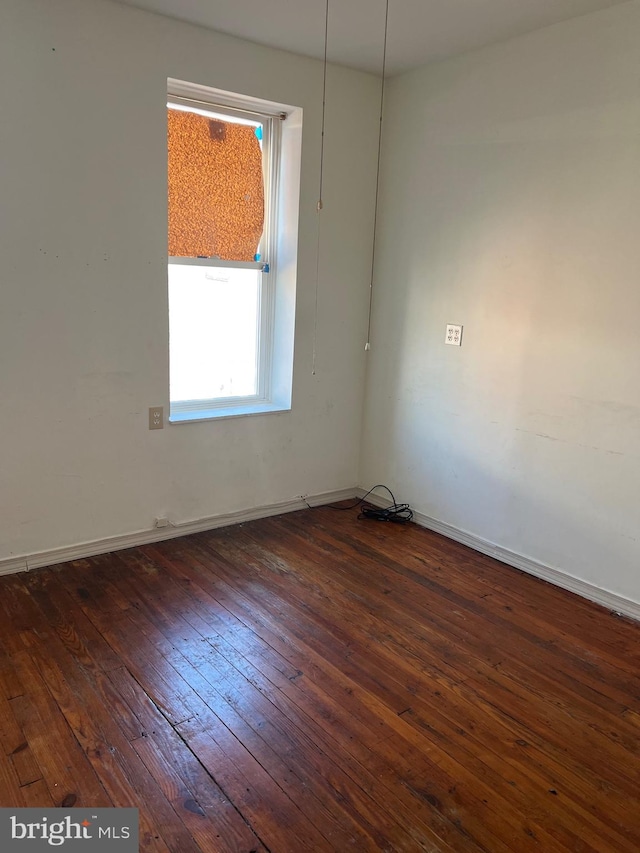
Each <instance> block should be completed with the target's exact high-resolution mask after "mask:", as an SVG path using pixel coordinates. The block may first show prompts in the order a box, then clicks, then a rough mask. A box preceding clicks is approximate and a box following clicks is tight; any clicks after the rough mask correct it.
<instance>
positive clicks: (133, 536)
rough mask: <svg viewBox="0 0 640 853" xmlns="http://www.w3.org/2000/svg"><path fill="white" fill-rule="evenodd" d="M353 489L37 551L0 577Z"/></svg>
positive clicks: (348, 494) (302, 505) (315, 502)
mask: <svg viewBox="0 0 640 853" xmlns="http://www.w3.org/2000/svg"><path fill="white" fill-rule="evenodd" d="M355 494H356V489H355V488H352V489H340V490H337V491H334V492H322V493H320V494H316V495H304V496H302V495H301V496H299V497H296V498H293V499H292V500H289V501H282V502H280V503H274V504H267V505H265V506H256V507H251V508H249V509H243V510H238V511H237V512H227V513H223V514H221V515H212V516H209V517H207V518H198V519H194V520H193V521H179V522H170V525H169V527H162V528H155V527H154V528H151V529H150V530H139V531H137V532H135V533H126V534H124V535H123V536H111V537H109V538H107V539H96V540H94V541H93V542H81V543H79V544H77V545H69V546H67V547H64V548H52V549H51V550H50V551H39V552H37V553H36V554H28V555H25V556H22V557H9V558H8V559H5V560H0V575H10V574H15V573H16V572H25V571H29V570H30V569H39V568H42V567H43V566H53V565H56V564H57V563H68V562H69V561H70V560H83V559H85V558H86V557H93V556H95V555H96V554H108V553H110V552H111V551H122V550H124V549H125V548H136V547H137V546H138V545H148V544H150V543H151V542H162V541H163V540H165V539H177V538H178V537H180V536H188V535H189V534H190V533H202V532H203V531H205V530H215V529H216V528H217V527H227V526H229V525H231V524H242V522H245V521H253V520H255V519H257V518H268V517H269V516H272V515H284V514H285V513H287V512H295V511H296V510H299V509H307V508H308V507H309V506H323V505H324V504H331V503H336V502H337V501H344V500H347V499H348V498H353V497H354V496H355Z"/></svg>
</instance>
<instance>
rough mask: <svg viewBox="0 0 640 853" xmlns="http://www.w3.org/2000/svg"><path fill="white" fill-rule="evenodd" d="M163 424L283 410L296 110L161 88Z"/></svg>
mask: <svg viewBox="0 0 640 853" xmlns="http://www.w3.org/2000/svg"><path fill="white" fill-rule="evenodd" d="M167 107H168V119H167V122H168V209H169V221H168V226H169V227H168V231H169V262H168V279H169V334H170V346H169V350H170V402H171V407H170V408H171V410H170V420H171V421H172V422H180V421H190V420H191V421H192V420H203V419H208V418H215V417H224V416H230V415H241V414H254V413H259V412H271V411H283V410H286V409H289V408H291V378H292V369H293V317H294V310H293V309H294V307H295V260H296V243H297V217H298V210H297V200H298V194H299V166H300V142H301V110H299V109H296V108H292V107H288V106H284V105H281V104H273V103H270V102H265V101H257V100H255V99H250V98H246V97H243V96H239V95H232V94H229V93H227V92H220V91H218V90H213V89H208V88H205V87H202V86H196V85H194V84H188V83H181V82H179V81H175V80H170V81H169V96H168V103H167Z"/></svg>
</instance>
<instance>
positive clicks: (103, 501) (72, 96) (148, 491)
mask: <svg viewBox="0 0 640 853" xmlns="http://www.w3.org/2000/svg"><path fill="white" fill-rule="evenodd" d="M169 76H171V77H176V78H179V79H182V80H187V81H191V82H196V83H201V84H205V85H210V86H213V87H217V88H222V89H227V90H230V91H233V92H240V93H243V94H249V95H252V96H255V97H259V98H265V99H270V100H274V101H278V102H283V103H288V104H293V105H296V106H301V107H302V108H303V110H304V131H303V167H302V190H301V219H300V222H301V227H300V243H299V276H298V302H297V325H296V354H295V367H294V395H293V411H292V412H291V413H286V414H280V415H267V416H256V417H245V418H238V419H233V420H227V421H216V422H209V423H200V424H187V425H180V426H167V427H166V428H165V429H164V430H163V431H155V432H149V431H148V429H147V410H148V407H149V406H153V405H160V404H164V405H165V407H168V342H167V338H168V321H167V293H166V136H165V134H166V110H165V104H166V100H165V91H166V81H167V77H169ZM0 79H1V80H2V86H1V87H0V116H1V120H0V152H1V160H0V199H1V216H2V223H1V226H0V263H1V282H2V283H1V289H0V366H1V367H0V441H1V447H2V454H1V457H0V518H1V519H2V520H1V522H0V525H1V527H0V560H2V559H3V558H5V559H6V558H9V557H12V556H16V555H23V554H26V555H29V554H33V553H35V552H38V551H43V550H49V549H53V548H56V547H66V546H70V545H73V544H77V543H81V542H87V541H92V540H96V539H102V538H106V537H112V536H117V535H121V534H127V533H130V532H133V531H138V530H145V529H148V528H150V527H151V526H152V524H153V520H154V517H156V516H162V515H169V516H170V517H171V518H172V519H173V520H175V521H177V522H180V521H184V520H190V519H197V518H202V517H207V516H212V515H216V514H219V513H227V512H232V511H235V510H241V509H246V508H251V507H255V506H260V505H263V504H270V503H274V502H279V501H286V500H288V499H291V498H294V497H296V496H297V495H300V494H303V493H320V492H324V491H327V490H333V489H340V488H346V487H354V486H355V485H356V483H357V460H358V445H359V429H360V423H361V407H362V397H363V389H364V369H365V362H364V353H363V342H364V340H365V335H366V305H367V299H368V284H369V280H368V277H369V264H370V253H371V238H372V221H373V194H374V180H373V178H374V174H375V159H376V129H377V103H378V97H379V95H378V92H379V84H378V81H377V80H376V79H375V78H374V77H372V76H369V75H366V74H362V73H359V72H354V71H348V70H345V69H340V68H337V67H332V68H331V69H330V73H329V78H328V87H329V97H328V113H327V136H326V167H325V179H326V183H325V194H324V195H325V197H324V201H325V207H324V211H323V214H322V217H323V225H322V244H321V258H320V270H321V281H320V293H319V321H318V357H317V374H316V376H315V377H312V376H311V353H312V330H313V307H314V284H315V269H316V218H317V214H316V201H317V193H318V172H319V143H320V109H321V102H322V99H321V86H322V67H321V64H320V63H318V62H316V61H313V60H307V59H302V58H300V57H297V56H294V55H292V54H287V53H283V52H279V51H275V50H270V49H267V48H263V47H259V46H257V45H254V44H249V43H246V42H242V41H239V40H236V39H233V38H230V37H225V36H222V35H218V34H216V33H213V32H208V31H205V30H201V29H198V28H196V27H191V26H189V25H186V24H181V23H178V22H175V21H171V20H169V19H165V18H162V17H159V16H154V15H151V14H148V13H145V12H141V11H137V10H133V9H131V8H128V7H126V6H121V5H118V4H115V3H111V2H109V0H56V2H55V3H54V2H51V0H2V3H1V4H0ZM166 411H168V408H165V412H166Z"/></svg>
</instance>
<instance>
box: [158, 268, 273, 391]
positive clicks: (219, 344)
mask: <svg viewBox="0 0 640 853" xmlns="http://www.w3.org/2000/svg"><path fill="white" fill-rule="evenodd" d="M260 278H261V273H260V272H258V270H253V269H226V268H222V267H200V266H184V265H181V264H169V331H170V335H171V347H170V350H171V395H170V396H171V400H172V401H173V402H176V401H178V400H211V399H216V398H221V397H245V396H251V395H255V394H257V393H258V376H257V362H258V358H257V356H258V317H259V311H260Z"/></svg>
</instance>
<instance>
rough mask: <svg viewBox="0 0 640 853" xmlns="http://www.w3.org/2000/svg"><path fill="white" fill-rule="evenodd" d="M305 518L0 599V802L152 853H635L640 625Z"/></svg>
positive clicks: (483, 565)
mask: <svg viewBox="0 0 640 853" xmlns="http://www.w3.org/2000/svg"><path fill="white" fill-rule="evenodd" d="M355 515H356V513H355V512H336V511H333V510H331V509H328V508H320V509H317V510H309V511H305V512H299V513H293V514H291V515H287V516H282V517H279V518H269V519H262V520H259V521H256V522H251V523H248V524H244V525H240V526H238V527H236V528H227V529H220V530H216V531H211V532H209V533H204V534H198V535H196V536H192V537H185V538H183V539H175V540H170V541H167V542H164V543H158V544H154V545H149V546H144V547H143V548H139V549H130V550H128V551H124V552H119V553H116V554H111V555H102V556H98V557H95V558H91V559H87V560H78V561H74V562H73V563H71V564H67V565H57V566H53V567H51V568H49V569H44V570H38V571H35V572H31V573H28V574H25V575H22V576H9V577H4V578H0V798H1V799H2V804H3V805H5V804H9V805H15V806H19V805H32V806H33V805H36V806H37V805H41V806H42V807H45V806H50V805H52V804H56V805H60V804H62V803H65V804H66V805H74V804H75V805H78V806H84V805H89V804H91V805H110V804H112V803H113V804H115V805H136V806H138V807H139V808H140V810H141V849H144V850H149V851H157V853H190V851H192V853H196V851H200V853H251V851H256V853H299V851H301V850H313V851H316V850H317V851H337V853H343V851H345V850H347V849H353V850H356V849H357V850H359V851H360V850H361V851H371V853H373V851H377V850H386V851H389V853H391V851H394V853H395V851H407V853H413V851H419V850H420V851H423V850H424V851H430V853H445V851H458V853H481V851H483V853H509V851H518V853H529V851H531V853H534V851H535V853H539V851H542V853H563V851H569V850H570V851H572V853H614V851H620V853H635V851H637V850H638V849H640V809H638V808H637V805H638V798H637V791H638V787H639V782H640V757H639V752H640V644H639V643H638V639H639V636H640V627H639V626H638V625H637V624H635V623H632V622H630V621H629V620H625V619H620V618H617V617H615V616H613V615H612V614H609V613H607V612H606V611H604V610H602V609H601V608H598V607H597V606H596V605H593V604H592V603H590V602H585V601H583V600H581V599H577V598H576V597H575V596H572V595H571V594H569V593H567V592H565V591H563V590H558V589H556V588H553V587H550V586H549V585H548V584H545V583H543V582H540V581H538V580H536V579H535V578H532V577H530V576H527V575H524V574H522V573H520V572H517V571H515V570H511V569H509V568H508V567H506V566H504V565H502V564H500V563H497V562H496V561H494V560H492V559H491V558H488V557H483V556H481V555H479V554H476V553H474V552H473V551H470V550H469V549H468V548H465V547H464V546H462V545H459V544H458V543H454V542H450V541H449V540H446V539H443V538H442V537H440V536H438V535H437V534H433V533H431V532H429V531H425V530H420V529H419V528H417V527H415V526H413V525H409V526H407V527H399V526H396V525H384V524H376V523H367V522H364V523H363V522H358V521H356V518H355Z"/></svg>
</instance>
